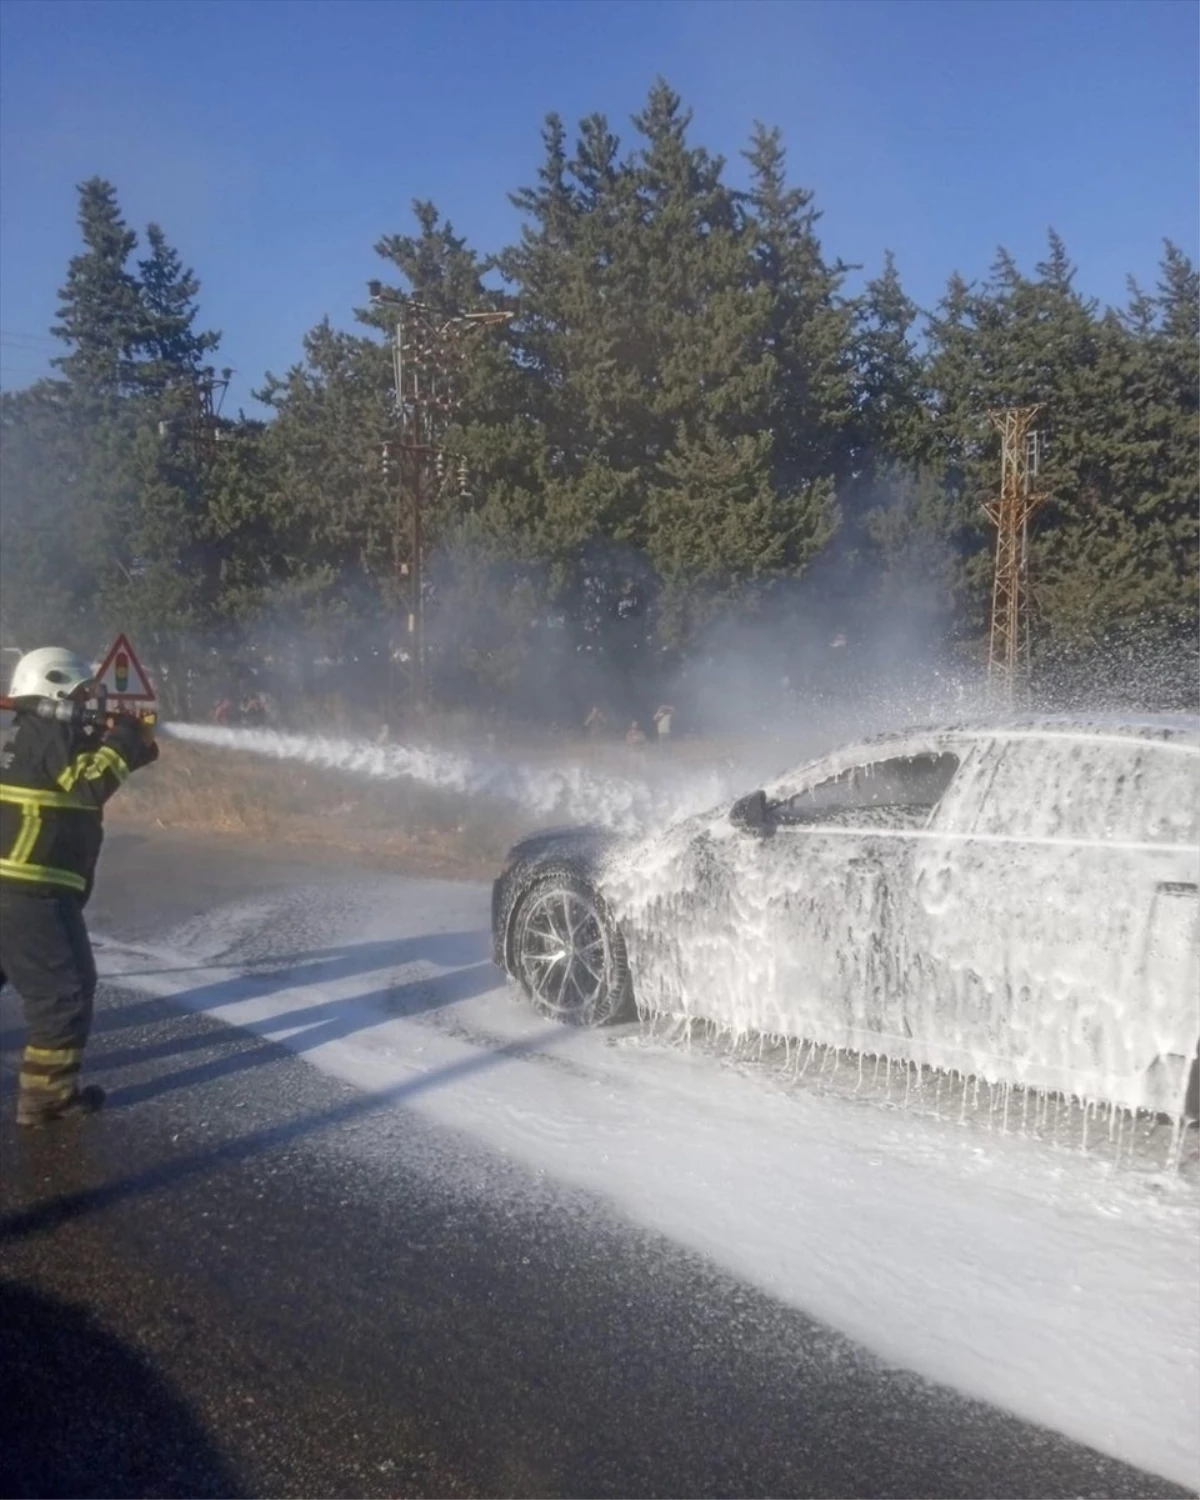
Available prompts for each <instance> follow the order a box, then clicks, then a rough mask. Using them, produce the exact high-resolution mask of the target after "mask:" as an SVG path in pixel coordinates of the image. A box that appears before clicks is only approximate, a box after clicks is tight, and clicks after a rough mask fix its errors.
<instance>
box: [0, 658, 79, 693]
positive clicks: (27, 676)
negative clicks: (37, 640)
mask: <svg viewBox="0 0 1200 1500" xmlns="http://www.w3.org/2000/svg"><path fill="white" fill-rule="evenodd" d="M95 676H96V674H95V673H94V672H93V671H92V669H91V667H90V666H89V665H88V663H87V662H86V661H84V659H83V657H82V656H78V655H77V654H76V653H75V652H74V651H67V650H66V649H65V648H64V647H62V646H43V647H42V649H41V650H40V651H30V652H29V654H28V655H27V656H23V657H22V658H21V660H20V661H19V662H18V663H17V664H16V666H15V667H14V668H13V674H12V682H11V683H10V684H9V688H8V693H9V697H11V698H69V697H70V696H71V694H72V693H73V692H74V691H75V689H76V688H78V687H82V686H83V684H84V683H85V682H93V681H95Z"/></svg>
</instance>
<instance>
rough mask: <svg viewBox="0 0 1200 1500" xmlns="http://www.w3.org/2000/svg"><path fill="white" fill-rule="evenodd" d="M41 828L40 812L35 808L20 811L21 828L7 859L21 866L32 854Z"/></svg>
mask: <svg viewBox="0 0 1200 1500" xmlns="http://www.w3.org/2000/svg"><path fill="white" fill-rule="evenodd" d="M41 826H42V815H41V811H40V810H39V809H38V808H36V807H24V808H22V809H21V828H20V832H19V833H18V834H17V836H16V839H15V840H14V841H13V846H12V850H11V852H10V854H9V858H10V859H11V860H12V861H13V862H14V863H15V864H18V865H23V864H25V862H26V861H27V860H28V858H29V856H30V855H31V854H32V853H33V846H34V845H35V844H36V843H37V836H38V832H39V830H40V829H41Z"/></svg>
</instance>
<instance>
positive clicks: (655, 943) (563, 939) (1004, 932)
mask: <svg viewBox="0 0 1200 1500" xmlns="http://www.w3.org/2000/svg"><path fill="white" fill-rule="evenodd" d="M1198 773H1200V720H1197V719H1196V718H1194V717H1192V716H1188V715H1164V716H1159V717H1148V718H1139V719H1129V718H1093V719H1082V718H1064V717H1055V718H1039V719H1033V718H1029V719H1023V720H1016V719H1009V720H1005V721H1002V722H993V723H984V722H980V723H973V724H960V725H953V726H943V727H934V728H927V729H913V730H908V731H905V732H903V733H898V734H892V735H888V736H884V737H879V738H875V739H873V740H870V741H867V742H864V743H861V744H858V745H853V746H849V747H846V748H843V749H840V750H837V751H836V752H834V753H832V754H830V755H827V756H825V757H823V758H821V759H819V760H816V761H812V762H810V763H808V764H806V765H803V766H801V767H799V768H798V769H796V770H795V771H793V772H790V773H788V774H786V775H783V776H780V777H779V778H778V779H776V780H775V781H773V782H771V783H770V784H768V785H766V786H764V787H762V788H760V789H759V790H757V791H755V792H753V793H751V794H750V795H749V796H746V797H743V798H741V799H740V800H739V801H738V802H736V803H734V804H733V805H732V807H722V808H719V809H716V810H714V811H713V812H711V813H707V814H703V815H700V816H697V817H691V818H686V819H682V820H680V821H678V822H676V823H674V824H672V825H670V826H668V827H666V828H664V829H661V830H659V831H658V832H656V833H654V834H653V835H647V836H644V837H639V838H635V839H629V838H618V837H615V836H614V835H612V834H610V833H604V832H601V831H599V830H592V829H586V828H583V829H566V830H557V831H554V832H550V833H543V834H539V835H537V836H536V837H534V838H531V839H529V840H526V841H525V842H524V843H522V844H518V845H517V846H516V847H515V848H514V849H513V850H512V851H511V852H510V854H509V857H508V859H507V861H506V864H505V868H504V870H503V871H502V873H501V875H500V877H499V878H498V880H497V881H496V883H495V887H494V891H493V932H494V941H495V955H496V959H497V961H498V962H499V963H500V964H501V965H502V966H503V967H504V968H505V969H506V970H507V972H508V973H509V974H510V975H511V976H513V977H514V978H515V979H517V980H518V982H519V983H520V984H521V986H522V987H523V988H524V990H525V991H526V993H527V995H528V996H529V997H530V999H531V1000H532V1001H533V1003H534V1004H535V1005H537V1006H538V1007H539V1008H540V1009H541V1010H543V1011H544V1012H546V1013H547V1014H548V1015H551V1016H556V1017H559V1018H561V1019H563V1020H569V1021H574V1022H577V1023H581V1024H587V1025H602V1024H605V1023H607V1022H610V1021H612V1020H615V1019H618V1018H620V1017H622V1016H625V1015H630V1014H632V1013H633V1011H634V1008H635V1007H636V1009H637V1011H639V1012H640V1013H642V1014H643V1015H647V1014H665V1015H671V1016H677V1017H683V1018H689V1019H690V1018H695V1019H703V1020H705V1021H708V1022H711V1023H713V1024H715V1025H716V1026H717V1027H719V1028H722V1029H725V1030H727V1031H728V1032H730V1033H731V1034H735V1035H746V1034H753V1033H758V1034H761V1035H767V1036H771V1037H782V1038H797V1039H801V1040H803V1041H806V1042H811V1043H815V1044H819V1045H823V1046H829V1047H835V1048H845V1049H848V1050H850V1051H853V1052H858V1053H860V1054H863V1055H867V1056H875V1057H887V1058H889V1059H893V1060H903V1061H905V1062H906V1063H908V1064H909V1065H915V1066H918V1067H922V1068H931V1069H937V1070H944V1071H952V1072H955V1073H958V1074H962V1075H966V1076H974V1077H977V1078H982V1079H986V1080H988V1081H991V1082H1003V1083H1009V1084H1013V1085H1018V1086H1025V1087H1029V1088H1036V1089H1039V1090H1052V1091H1056V1092H1061V1093H1063V1094H1069V1095H1074V1096H1076V1097H1079V1098H1081V1099H1094V1100H1103V1101H1108V1102H1111V1103H1114V1104H1117V1105H1121V1106H1124V1107H1128V1108H1133V1109H1148V1110H1153V1111H1156V1112H1166V1113H1170V1114H1174V1115H1179V1114H1181V1113H1185V1112H1186V1113H1188V1114H1191V1115H1193V1116H1194V1115H1195V1113H1196V1101H1195V1091H1196V1058H1197V1041H1198V1038H1200V999H1198V996H1200V959H1198V953H1200V899H1198V889H1200V774H1198Z"/></svg>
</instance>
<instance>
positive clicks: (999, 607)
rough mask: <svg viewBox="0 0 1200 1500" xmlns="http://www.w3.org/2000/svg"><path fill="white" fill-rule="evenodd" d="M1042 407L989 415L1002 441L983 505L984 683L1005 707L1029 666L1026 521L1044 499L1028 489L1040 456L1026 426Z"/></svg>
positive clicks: (1034, 437) (1009, 409) (1034, 436)
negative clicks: (987, 601) (987, 585)
mask: <svg viewBox="0 0 1200 1500" xmlns="http://www.w3.org/2000/svg"><path fill="white" fill-rule="evenodd" d="M1041 409H1042V408H1041V407H1040V406H1011V407H1006V408H1004V409H1003V410H999V411H991V412H989V413H988V416H989V417H990V418H991V420H992V424H993V426H994V427H995V428H996V430H997V431H998V432H999V433H1000V442H1001V448H1000V494H999V495H998V497H997V498H996V499H994V500H990V501H985V502H984V505H983V509H984V513H985V514H986V516H987V518H988V520H989V521H991V523H992V525H993V526H995V528H996V569H995V573H994V575H993V579H992V623H991V638H990V641H989V645H988V682H989V685H990V687H991V689H992V691H993V693H994V694H995V696H996V698H997V699H998V700H999V701H1000V702H1001V703H1002V704H1003V705H1004V706H1005V707H1009V708H1011V707H1012V706H1013V704H1014V703H1015V702H1016V700H1017V697H1018V693H1019V691H1020V689H1021V688H1022V687H1023V685H1024V681H1025V678H1026V676H1027V674H1028V670H1029V656H1030V650H1029V645H1030V642H1029V521H1030V518H1031V517H1032V516H1033V514H1034V512H1035V511H1036V510H1037V509H1038V507H1039V506H1040V505H1041V504H1042V502H1043V501H1044V500H1045V498H1046V497H1045V495H1044V494H1040V493H1036V492H1034V490H1032V489H1031V487H1030V481H1031V480H1032V479H1034V478H1036V476H1037V470H1038V458H1039V449H1038V442H1037V438H1038V434H1037V433H1036V432H1032V431H1031V428H1032V426H1033V419H1034V418H1035V417H1036V416H1037V414H1038V413H1039V412H1040V411H1041Z"/></svg>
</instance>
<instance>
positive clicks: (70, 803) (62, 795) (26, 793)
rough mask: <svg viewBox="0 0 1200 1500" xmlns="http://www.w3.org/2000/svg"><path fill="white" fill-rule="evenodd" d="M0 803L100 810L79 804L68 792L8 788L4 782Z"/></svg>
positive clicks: (73, 810) (27, 787) (19, 805)
mask: <svg viewBox="0 0 1200 1500" xmlns="http://www.w3.org/2000/svg"><path fill="white" fill-rule="evenodd" d="M0 802H11V803H13V804H14V805H15V806H17V807H62V808H69V809H70V810H71V811H72V812H99V810H100V809H99V808H97V807H89V806H88V804H87V803H86V802H80V801H79V799H78V798H77V797H75V796H73V795H72V794H71V793H70V792H48V791H43V790H42V788H40V787H32V786H9V785H8V784H6V783H5V782H0Z"/></svg>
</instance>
